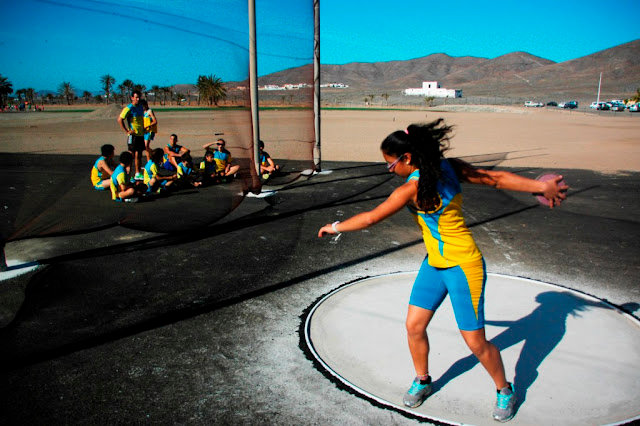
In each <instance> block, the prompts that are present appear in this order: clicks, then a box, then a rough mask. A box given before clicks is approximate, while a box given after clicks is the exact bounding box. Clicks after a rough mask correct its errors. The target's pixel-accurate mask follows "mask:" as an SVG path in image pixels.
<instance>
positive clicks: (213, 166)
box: [200, 161, 224, 175]
mask: <svg viewBox="0 0 640 426" xmlns="http://www.w3.org/2000/svg"><path fill="white" fill-rule="evenodd" d="M200 170H201V171H203V172H205V173H206V174H208V175H210V174H212V173H215V172H216V171H217V170H218V164H217V163H216V162H215V161H214V162H211V163H207V162H206V161H201V162H200ZM223 170H224V169H223Z"/></svg>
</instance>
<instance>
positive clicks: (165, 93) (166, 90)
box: [160, 86, 171, 105]
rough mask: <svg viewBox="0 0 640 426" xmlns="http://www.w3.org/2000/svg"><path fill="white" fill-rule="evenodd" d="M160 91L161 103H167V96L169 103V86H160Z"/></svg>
mask: <svg viewBox="0 0 640 426" xmlns="http://www.w3.org/2000/svg"><path fill="white" fill-rule="evenodd" d="M160 92H162V105H166V104H167V98H169V105H171V87H169V86H163V87H161V88H160Z"/></svg>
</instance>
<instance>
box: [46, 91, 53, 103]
mask: <svg viewBox="0 0 640 426" xmlns="http://www.w3.org/2000/svg"><path fill="white" fill-rule="evenodd" d="M45 99H46V100H47V102H48V103H49V104H52V103H53V99H54V96H53V93H47V96H45Z"/></svg>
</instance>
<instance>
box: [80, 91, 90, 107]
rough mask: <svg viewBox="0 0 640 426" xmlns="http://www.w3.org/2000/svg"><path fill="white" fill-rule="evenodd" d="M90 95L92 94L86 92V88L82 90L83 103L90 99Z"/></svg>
mask: <svg viewBox="0 0 640 426" xmlns="http://www.w3.org/2000/svg"><path fill="white" fill-rule="evenodd" d="M91 96H92V95H91V92H88V91H86V90H85V91H84V92H82V98H83V99H84V103H85V104H88V103H89V100H91Z"/></svg>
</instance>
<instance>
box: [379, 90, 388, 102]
mask: <svg viewBox="0 0 640 426" xmlns="http://www.w3.org/2000/svg"><path fill="white" fill-rule="evenodd" d="M380 96H382V98H383V99H384V102H385V104H386V105H389V94H388V93H383V94H382V95H380Z"/></svg>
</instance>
